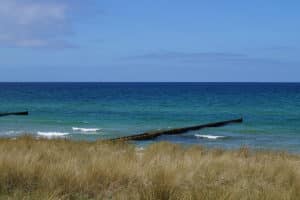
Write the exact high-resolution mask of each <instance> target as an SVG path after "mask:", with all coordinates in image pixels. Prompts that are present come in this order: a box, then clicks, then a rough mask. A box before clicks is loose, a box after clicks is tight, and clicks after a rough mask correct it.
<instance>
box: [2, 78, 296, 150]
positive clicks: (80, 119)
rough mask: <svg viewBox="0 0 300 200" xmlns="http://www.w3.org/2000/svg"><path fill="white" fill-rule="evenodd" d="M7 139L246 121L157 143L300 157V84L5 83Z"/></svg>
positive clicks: (91, 137)
mask: <svg viewBox="0 0 300 200" xmlns="http://www.w3.org/2000/svg"><path fill="white" fill-rule="evenodd" d="M19 111H28V112H29V115H28V116H6V117H0V137H5V138H7V137H8V138H12V139H14V138H16V137H19V136H22V135H32V136H34V137H37V138H41V137H43V138H49V139H52V138H66V139H71V140H87V141H96V140H103V139H109V138H115V137H120V136H127V135H132V134H137V133H143V132H146V131H153V130H162V129H171V128H179V127H186V126H193V125H200V124H205V123H210V122H217V121H222V120H230V119H235V118H240V117H243V119H244V121H243V123H241V124H230V125H227V126H224V127H217V128H205V129H201V130H197V131H190V132H188V133H185V134H182V135H173V136H161V137H158V138H156V139H154V140H150V141H139V142H134V143H135V144H136V145H137V146H141V147H144V146H147V145H149V144H151V143H154V142H158V141H168V142H172V143H177V144H182V145H187V146H188V145H202V146H205V147H207V148H225V149H237V148H240V147H244V146H247V147H250V148H253V149H258V150H276V151H288V152H296V153H299V152H300V83H102V82H99V83H0V113H5V112H19Z"/></svg>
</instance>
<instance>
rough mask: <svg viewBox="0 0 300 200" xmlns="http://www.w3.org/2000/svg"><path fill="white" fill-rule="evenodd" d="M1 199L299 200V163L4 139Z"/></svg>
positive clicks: (277, 157)
mask: <svg viewBox="0 0 300 200" xmlns="http://www.w3.org/2000/svg"><path fill="white" fill-rule="evenodd" d="M0 199H251V200H252V199H300V157H299V156H295V155H289V154H286V153H279V152H278V153H270V152H250V151H249V150H248V149H247V148H241V149H240V150H235V151H224V150H217V149H215V150H207V149H204V148H202V147H190V148H183V147H181V146H179V145H174V144H169V143H157V144H154V145H151V146H149V147H148V148H146V149H145V150H143V151H137V150H136V148H135V146H133V145H130V144H121V143H104V142H93V143H89V142H74V141H68V140H46V139H41V140H36V139H33V138H30V137H23V138H19V139H17V140H10V139H0Z"/></svg>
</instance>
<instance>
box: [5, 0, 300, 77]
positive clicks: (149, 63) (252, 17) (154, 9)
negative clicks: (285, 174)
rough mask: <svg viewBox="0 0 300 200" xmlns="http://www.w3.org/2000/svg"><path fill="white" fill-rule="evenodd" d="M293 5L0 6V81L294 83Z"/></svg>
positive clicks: (298, 71) (26, 1) (12, 0)
mask: <svg viewBox="0 0 300 200" xmlns="http://www.w3.org/2000/svg"><path fill="white" fill-rule="evenodd" d="M299 9H300V2H299V1H276V0H273V1H267V0H266V1H258V0H252V1H230V0H228V1H214V0H211V1H201V0H198V1H196V0H189V1H179V0H178V1H177V0H173V1H167V0H160V1H158V0H157V1H155V0H131V1H116V0H107V1H102V0H98V1H96V0H85V1H82V0H72V1H71V0H0V58H1V59H0V81H300V56H299V55H300V37H299V35H300V12H299Z"/></svg>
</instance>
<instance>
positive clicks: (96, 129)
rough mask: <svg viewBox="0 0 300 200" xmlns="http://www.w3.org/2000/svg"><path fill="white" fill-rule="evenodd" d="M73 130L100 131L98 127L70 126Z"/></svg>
mask: <svg viewBox="0 0 300 200" xmlns="http://www.w3.org/2000/svg"><path fill="white" fill-rule="evenodd" d="M72 130H73V131H81V132H97V131H100V130H101V129H100V128H78V127H72Z"/></svg>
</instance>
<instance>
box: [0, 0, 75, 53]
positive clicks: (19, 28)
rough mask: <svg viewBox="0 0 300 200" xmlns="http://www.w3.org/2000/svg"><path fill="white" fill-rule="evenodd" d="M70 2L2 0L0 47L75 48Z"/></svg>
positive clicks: (62, 0) (0, 6)
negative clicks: (69, 38)
mask: <svg viewBox="0 0 300 200" xmlns="http://www.w3.org/2000/svg"><path fill="white" fill-rule="evenodd" d="M71 2H72V1H66V0H61V1H55V0H52V1H50V0H0V46H6V47H59V48H63V47H72V46H73V45H71V44H70V43H68V42H67V41H66V40H65V37H66V36H67V35H69V34H70V33H72V21H71V19H70V15H71V12H72V3H71Z"/></svg>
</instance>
